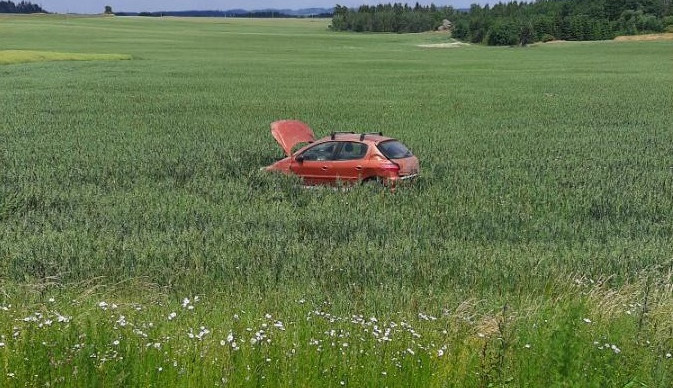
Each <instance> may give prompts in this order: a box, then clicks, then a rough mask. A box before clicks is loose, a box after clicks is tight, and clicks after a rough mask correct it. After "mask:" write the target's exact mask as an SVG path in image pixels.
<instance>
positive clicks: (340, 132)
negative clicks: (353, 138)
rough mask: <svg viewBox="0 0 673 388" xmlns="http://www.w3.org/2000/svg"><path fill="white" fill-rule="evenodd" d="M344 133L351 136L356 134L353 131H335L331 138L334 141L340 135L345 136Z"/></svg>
mask: <svg viewBox="0 0 673 388" xmlns="http://www.w3.org/2000/svg"><path fill="white" fill-rule="evenodd" d="M343 133H350V134H353V133H355V132H353V131H333V132H332V133H330V135H329V137H330V138H331V139H332V140H334V137H336V135H340V134H343Z"/></svg>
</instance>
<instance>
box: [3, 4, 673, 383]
mask: <svg viewBox="0 0 673 388" xmlns="http://www.w3.org/2000/svg"><path fill="white" fill-rule="evenodd" d="M329 22H330V21H329V20H313V19H305V20H253V19H226V18H222V19H177V18H176V19H174V18H133V17H126V18H122V17H72V16H67V17H66V16H62V15H61V16H56V15H41V16H12V17H9V16H1V17H0V386H2V387H24V386H29V387H114V386H120V387H121V386H128V387H149V386H152V387H171V386H176V387H213V386H263V387H315V386H325V387H341V386H353V387H362V386H369V387H383V386H388V387H408V386H419V387H444V386H446V387H452V386H455V387H505V386H507V387H535V386H553V387H575V386H582V387H668V386H670V384H671V381H673V357H672V356H671V353H673V130H672V129H671V128H672V127H671V126H672V125H673V87H671V85H673V71H672V69H673V42H670V41H668V42H656V41H653V42H611V41H607V42H593V43H580V42H567V43H559V44H545V45H538V46H532V47H526V48H520V47H519V48H508V47H506V48H489V47H483V46H474V45H473V46H462V47H453V48H423V47H419V45H422V44H435V43H443V42H447V41H448V38H447V37H446V36H445V35H439V34H435V33H426V34H408V35H394V34H352V33H336V32H331V31H330V30H329V29H328V25H329ZM279 119H299V120H303V121H305V122H307V123H309V124H310V125H311V126H312V128H313V129H314V131H315V132H316V134H317V135H319V136H320V135H325V134H327V133H328V132H329V131H332V130H343V131H383V133H384V134H386V135H389V136H393V137H396V138H399V139H400V140H402V141H403V142H404V143H405V144H407V145H408V146H409V147H410V148H411V149H412V150H413V152H414V153H415V154H416V155H417V156H418V157H419V159H420V160H421V177H420V179H418V180H417V181H416V182H413V183H412V184H410V185H405V186H403V187H400V188H399V189H398V190H396V191H395V192H390V191H389V190H387V189H384V188H380V187H371V186H368V185H365V186H358V187H354V188H352V189H350V190H332V189H316V190H306V189H303V188H302V187H301V185H300V184H299V181H298V180H296V179H293V178H291V177H284V176H277V175H272V174H268V173H264V172H261V171H259V168H260V167H262V166H265V165H268V164H270V163H271V162H273V161H274V160H276V159H280V158H281V157H282V151H281V150H280V148H279V147H278V145H277V144H276V143H275V142H274V140H273V138H272V137H271V135H270V133H269V123H271V122H272V121H275V120H279Z"/></svg>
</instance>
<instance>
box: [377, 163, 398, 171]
mask: <svg viewBox="0 0 673 388" xmlns="http://www.w3.org/2000/svg"><path fill="white" fill-rule="evenodd" d="M380 169H381V170H383V171H390V172H394V173H399V172H400V166H398V165H397V164H395V163H384V164H382V165H381V167H380Z"/></svg>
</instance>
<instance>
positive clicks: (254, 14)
mask: <svg viewBox="0 0 673 388" xmlns="http://www.w3.org/2000/svg"><path fill="white" fill-rule="evenodd" d="M115 15H117V16H146V17H162V16H178V17H179V16H185V17H237V18H261V19H264V18H311V17H313V18H330V17H332V13H331V12H329V13H317V14H310V15H292V14H288V13H284V12H277V11H245V12H242V11H239V12H232V11H165V12H115Z"/></svg>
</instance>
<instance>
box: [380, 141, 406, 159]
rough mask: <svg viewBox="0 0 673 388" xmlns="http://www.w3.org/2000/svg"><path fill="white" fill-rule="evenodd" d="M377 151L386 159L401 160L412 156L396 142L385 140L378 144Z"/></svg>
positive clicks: (403, 146) (402, 145) (404, 147)
mask: <svg viewBox="0 0 673 388" xmlns="http://www.w3.org/2000/svg"><path fill="white" fill-rule="evenodd" d="M377 147H378V148H379V151H381V153H382V154H383V155H384V156H385V157H386V158H388V159H402V158H408V157H410V156H414V155H413V154H412V153H411V151H409V149H408V148H407V147H406V146H405V145H404V144H402V143H400V142H399V141H397V140H386V141H383V142H381V143H379V144H378V146H377Z"/></svg>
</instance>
